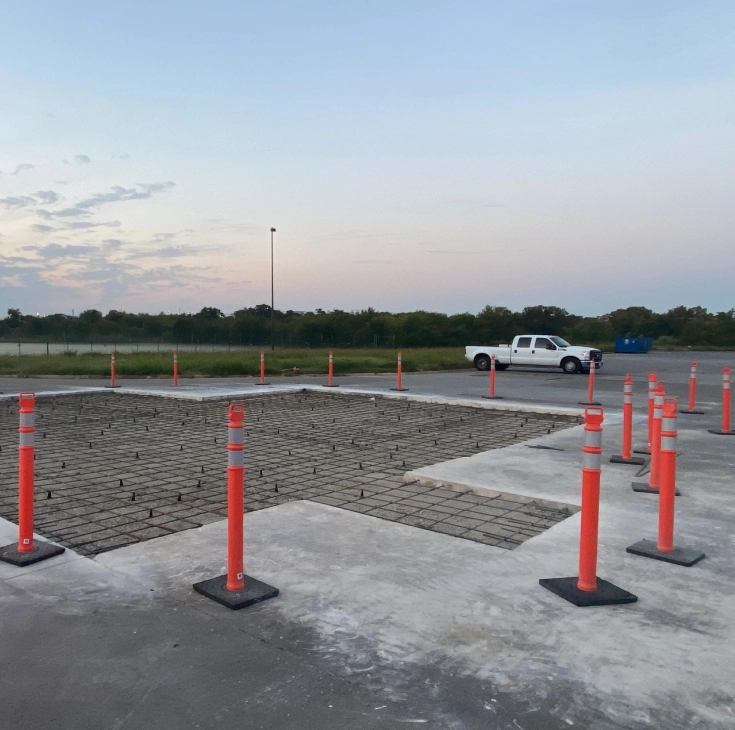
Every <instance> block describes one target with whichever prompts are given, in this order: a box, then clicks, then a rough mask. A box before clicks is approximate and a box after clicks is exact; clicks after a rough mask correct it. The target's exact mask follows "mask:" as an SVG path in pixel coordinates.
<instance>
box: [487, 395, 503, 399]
mask: <svg viewBox="0 0 735 730" xmlns="http://www.w3.org/2000/svg"><path fill="white" fill-rule="evenodd" d="M482 397H483V398H484V399H485V400H503V396H502V395H483V396H482Z"/></svg>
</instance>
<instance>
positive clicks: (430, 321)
mask: <svg viewBox="0 0 735 730" xmlns="http://www.w3.org/2000/svg"><path fill="white" fill-rule="evenodd" d="M272 314H273V318H272V320H273V322H272V323H273V336H271V308H270V307H269V306H268V305H267V304H259V305H257V306H255V307H248V308H245V309H240V310H238V311H236V312H233V313H232V314H224V313H223V312H221V311H220V310H219V309H217V308H215V307H204V308H203V309H202V310H201V311H200V312H197V313H196V314H165V313H160V314H133V313H129V312H121V311H117V310H111V311H109V312H107V314H103V313H102V312H100V311H97V310H96V309H88V310H86V311H84V312H82V313H81V314H79V315H78V316H76V317H73V316H69V315H65V314H51V315H47V316H43V317H41V316H34V315H31V314H22V313H21V312H20V310H18V309H9V310H8V315H7V317H5V318H4V319H0V340H3V341H6V342H7V341H11V342H17V341H34V342H111V343H112V342H120V343H122V342H156V341H159V342H167V343H180V344H189V343H192V344H193V343H202V344H221V345H225V344H230V345H254V346H264V345H270V344H271V343H272V342H273V343H274V344H275V345H276V346H277V347H385V346H388V347H450V346H462V347H463V346H465V345H469V344H496V343H507V342H510V340H511V339H512V338H513V337H514V336H515V335H516V334H522V333H524V332H528V333H538V334H555V335H560V336H561V337H564V338H566V339H567V340H569V341H570V342H572V343H578V344H590V345H598V346H604V345H608V346H609V345H611V343H612V342H613V340H614V339H615V338H616V337H628V336H631V337H636V336H643V337H652V338H654V339H655V340H657V343H658V344H659V345H663V346H672V347H676V346H681V347H705V348H706V347H715V348H735V309H731V310H730V311H728V312H717V313H712V312H708V311H707V310H706V309H704V308H702V307H690V308H687V307H683V306H682V307H675V308H674V309H670V310H668V311H667V312H663V313H657V312H653V311H652V310H650V309H647V308H646V307H628V308H626V309H616V310H615V311H614V312H610V313H608V314H603V315H601V316H599V317H582V316H579V315H575V314H570V313H569V312H567V310H566V309H562V308H561V307H553V306H541V305H539V306H533V307H525V308H524V309H523V310H522V311H520V312H513V311H511V310H510V309H507V308H505V307H491V306H487V307H485V308H484V309H483V310H482V311H481V312H479V313H478V314H470V313H465V314H452V315H447V314H441V313H438V312H424V311H417V312H404V313H397V314H393V313H390V312H378V311H376V310H374V309H372V308H371V309H365V310H363V311H359V312H345V311H341V310H333V311H329V312H325V311H323V310H321V309H317V310H316V311H315V312H295V311H290V310H289V311H286V312H283V311H279V310H274V311H273V313H272Z"/></svg>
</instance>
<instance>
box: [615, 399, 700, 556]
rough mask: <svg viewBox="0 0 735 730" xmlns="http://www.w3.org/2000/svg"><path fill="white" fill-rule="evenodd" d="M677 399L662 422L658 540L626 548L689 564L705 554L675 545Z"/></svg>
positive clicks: (666, 402) (668, 402)
mask: <svg viewBox="0 0 735 730" xmlns="http://www.w3.org/2000/svg"><path fill="white" fill-rule="evenodd" d="M676 411H677V400H676V398H666V399H665V400H664V405H663V418H662V425H661V487H660V494H659V503H658V541H657V542H653V541H652V540H641V541H640V542H637V543H635V544H634V545H631V546H630V547H628V548H626V550H627V552H629V553H633V554H634V555H641V556H643V557H646V558H655V559H656V560H663V561H666V562H668V563H676V564H677V565H684V566H687V567H690V566H692V565H694V564H695V563H697V562H699V561H700V560H701V559H702V558H703V557H704V553H703V552H700V551H698V550H693V549H691V548H682V547H676V546H675V545H674V510H675V504H676V494H677V491H676V436H677V428H676Z"/></svg>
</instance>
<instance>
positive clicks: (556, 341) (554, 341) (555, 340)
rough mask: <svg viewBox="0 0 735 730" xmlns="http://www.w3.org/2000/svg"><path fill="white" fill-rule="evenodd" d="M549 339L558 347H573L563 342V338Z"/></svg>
mask: <svg viewBox="0 0 735 730" xmlns="http://www.w3.org/2000/svg"><path fill="white" fill-rule="evenodd" d="M549 339H550V340H551V341H552V342H553V343H554V344H555V345H557V346H558V347H571V345H570V344H569V343H568V342H567V341H566V340H562V338H561V337H556V336H554V337H549Z"/></svg>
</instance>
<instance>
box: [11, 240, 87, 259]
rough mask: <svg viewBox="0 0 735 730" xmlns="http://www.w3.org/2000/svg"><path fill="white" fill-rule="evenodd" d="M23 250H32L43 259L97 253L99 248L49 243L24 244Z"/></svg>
mask: <svg viewBox="0 0 735 730" xmlns="http://www.w3.org/2000/svg"><path fill="white" fill-rule="evenodd" d="M23 251H32V252H34V253H36V254H37V255H38V256H40V257H41V258H42V259H59V258H70V257H76V256H85V255H88V254H93V253H97V252H98V251H99V249H98V247H97V246H91V245H74V244H67V245H62V244H59V243H48V244H46V245H45V246H24V247H23Z"/></svg>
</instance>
